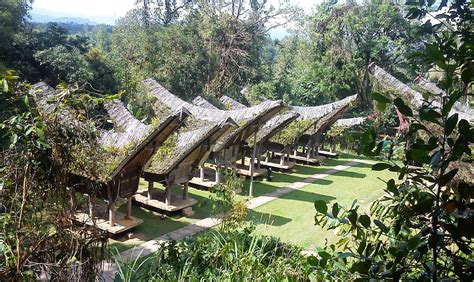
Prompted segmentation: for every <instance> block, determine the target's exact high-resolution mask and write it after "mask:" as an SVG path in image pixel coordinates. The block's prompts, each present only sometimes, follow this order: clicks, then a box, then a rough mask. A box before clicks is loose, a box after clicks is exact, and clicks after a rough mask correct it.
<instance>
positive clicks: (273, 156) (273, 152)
mask: <svg viewBox="0 0 474 282" xmlns="http://www.w3.org/2000/svg"><path fill="white" fill-rule="evenodd" d="M274 158H275V151H272V159H274Z"/></svg>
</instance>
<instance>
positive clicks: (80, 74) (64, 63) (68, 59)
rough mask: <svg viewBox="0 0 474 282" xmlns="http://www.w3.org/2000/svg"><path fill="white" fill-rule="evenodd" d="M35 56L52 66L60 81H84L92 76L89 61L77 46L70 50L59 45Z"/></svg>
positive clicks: (41, 61)
mask: <svg viewBox="0 0 474 282" xmlns="http://www.w3.org/2000/svg"><path fill="white" fill-rule="evenodd" d="M35 58H36V59H37V60H38V61H39V63H40V64H42V65H48V66H50V67H51V68H52V69H53V70H54V72H55V73H56V75H57V79H58V80H59V81H61V80H63V79H64V80H66V81H67V82H68V83H72V82H78V83H84V82H86V81H88V80H90V79H91V78H92V73H91V72H89V71H88V69H87V62H86V60H85V59H84V58H83V57H82V56H81V55H80V52H79V49H77V48H73V49H72V50H68V49H67V48H66V47H65V46H63V45H57V46H55V47H52V48H49V49H46V50H42V51H40V52H38V53H36V54H35Z"/></svg>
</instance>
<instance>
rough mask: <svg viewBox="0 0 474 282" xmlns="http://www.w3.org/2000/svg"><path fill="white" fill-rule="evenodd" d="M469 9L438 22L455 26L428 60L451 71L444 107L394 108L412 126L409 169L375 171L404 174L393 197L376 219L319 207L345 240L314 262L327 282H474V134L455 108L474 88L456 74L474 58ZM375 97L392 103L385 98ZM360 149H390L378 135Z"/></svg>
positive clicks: (389, 186)
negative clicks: (334, 280) (337, 281)
mask: <svg viewBox="0 0 474 282" xmlns="http://www.w3.org/2000/svg"><path fill="white" fill-rule="evenodd" d="M422 2H423V3H424V1H422ZM422 2H420V3H422ZM432 2H434V1H432ZM420 3H418V2H417V3H416V4H414V5H415V6H416V5H420ZM423 3H422V4H423ZM432 4H433V3H431V5H432ZM444 5H446V4H443V3H441V6H444ZM469 5H470V4H468V3H467V2H465V1H455V2H452V3H451V4H450V7H449V8H448V12H446V15H445V13H440V15H445V16H439V17H442V18H445V19H448V21H447V22H446V23H445V24H444V25H446V26H444V28H443V25H441V26H438V28H440V27H441V29H443V30H444V32H443V33H442V34H443V35H442V36H441V37H438V38H437V43H435V44H431V45H427V47H426V48H425V50H424V51H423V52H422V53H421V58H423V60H424V61H425V62H426V63H428V64H430V65H431V66H433V65H436V66H438V67H440V68H442V69H444V70H445V79H444V80H443V81H441V83H440V85H442V86H443V87H444V90H445V91H446V92H447V96H446V97H442V96H439V97H436V95H435V94H434V93H431V95H430V96H431V98H432V99H437V100H438V101H441V106H440V107H437V106H435V105H433V104H428V103H427V104H425V105H423V106H421V108H420V109H418V111H414V110H413V109H412V108H411V107H410V106H409V105H406V104H405V103H404V102H403V101H402V100H400V99H398V98H397V99H395V100H394V101H393V103H394V104H395V106H396V107H397V108H398V110H399V111H400V112H402V113H403V114H404V115H405V116H406V117H407V118H408V119H409V121H410V130H409V131H408V133H407V134H406V136H403V137H400V138H402V139H405V141H406V144H407V147H406V150H405V157H404V160H403V164H402V165H401V164H400V163H396V162H393V161H391V162H388V163H378V164H376V165H374V166H373V167H372V169H373V170H385V169H388V170H390V171H394V172H397V173H398V174H399V177H398V180H395V179H391V180H389V181H387V182H386V189H385V192H386V194H385V195H384V196H383V197H382V198H381V199H379V200H377V201H375V202H374V203H373V205H372V207H371V210H370V213H367V211H361V210H360V209H359V206H358V205H356V203H353V205H352V206H351V207H349V208H342V207H339V206H338V204H337V203H336V204H334V205H333V207H332V209H331V211H328V210H329V208H328V207H327V206H326V204H325V203H324V202H317V203H315V207H316V210H317V215H316V216H315V220H316V223H317V224H320V225H321V226H324V227H326V228H328V229H334V230H335V231H336V232H337V234H339V235H340V236H341V237H340V239H339V241H338V242H337V243H336V244H334V245H330V246H326V247H325V248H322V249H319V250H318V259H316V258H315V259H313V260H312V261H313V265H314V266H315V267H316V268H318V269H320V270H321V276H322V277H335V276H336V277H340V278H341V279H355V278H364V279H367V278H376V279H395V280H398V279H423V280H429V279H432V280H434V281H436V280H439V279H457V280H472V279H473V277H474V269H473V267H472V265H473V261H472V246H473V243H474V242H473V236H474V233H473V232H472V230H474V225H473V223H474V217H473V214H472V212H471V211H470V210H471V209H472V200H471V196H472V194H471V193H470V192H467V191H468V190H472V175H471V174H472V152H471V149H470V146H472V133H473V131H472V129H471V127H470V124H469V122H468V121H466V120H459V118H458V114H456V113H454V114H450V110H451V107H452V105H453V104H454V101H458V100H459V99H460V98H461V97H462V95H463V94H460V93H462V91H464V89H465V87H466V86H464V85H463V83H467V84H470V83H472V78H471V79H470V80H465V79H464V78H463V77H462V76H461V77H459V76H457V75H455V72H454V71H451V69H452V70H454V69H460V68H466V66H465V64H466V62H465V60H466V59H467V56H469V55H467V56H465V54H466V53H467V54H472V53H471V52H472V46H470V47H468V46H465V45H463V44H459V42H463V40H466V39H467V38H472V30H470V31H467V30H465V29H463V28H464V27H465V24H466V23H467V22H469V21H470V20H471V19H472V16H471V11H470V10H469V8H468V6H469ZM417 11H419V12H417ZM423 11H424V12H423ZM418 13H426V10H423V7H422V8H421V9H419V8H416V9H414V8H411V9H410V10H409V14H408V16H409V17H414V16H415V15H418ZM454 19H455V21H456V25H459V30H456V31H455V30H453V29H451V28H449V24H450V23H452V22H451V20H454ZM448 46H449V47H448ZM461 50H462V51H461ZM461 53H462V54H461ZM448 58H449V59H448ZM467 69H469V66H468V67H467ZM374 98H375V99H377V100H378V101H379V102H382V103H392V102H391V101H387V100H385V99H384V98H382V97H381V96H379V95H375V96H374ZM361 143H362V144H361V145H362V147H363V151H364V153H365V154H366V155H379V154H381V152H383V151H382V150H381V149H382V147H383V142H382V141H380V142H379V141H377V140H376V137H375V131H374V130H373V129H372V130H371V131H367V132H366V133H365V134H364V135H363V136H362V140H361ZM392 153H393V151H392V150H389V151H388V152H387V154H388V155H391V154H392ZM388 159H390V156H389V158H388ZM461 170H463V173H462V175H463V176H462V178H460V179H459V175H458V174H459V173H460V172H461ZM466 192H467V193H466Z"/></svg>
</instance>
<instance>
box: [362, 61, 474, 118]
mask: <svg viewBox="0 0 474 282" xmlns="http://www.w3.org/2000/svg"><path fill="white" fill-rule="evenodd" d="M369 72H370V74H371V75H372V76H373V77H374V78H375V79H376V80H377V81H378V82H379V83H380V84H381V85H382V87H384V88H385V89H387V90H389V91H393V92H395V93H396V94H398V95H400V97H401V98H402V99H404V100H405V101H406V102H407V103H409V104H411V105H413V106H414V107H416V108H419V107H421V106H422V105H423V103H424V102H425V100H424V98H423V95H422V94H421V93H420V92H418V91H415V90H413V89H412V88H410V87H409V86H407V85H406V84H405V83H403V82H401V81H400V80H398V79H396V78H395V77H393V76H392V75H391V74H389V73H388V72H386V71H385V70H384V69H382V68H380V67H379V66H377V65H376V64H373V63H372V64H370V65H369ZM420 86H421V85H420ZM431 87H432V85H431V86H430V88H431ZM430 103H431V105H432V106H434V107H438V108H441V104H440V103H439V102H438V101H430ZM471 112H472V111H471V110H470V111H468V112H462V111H459V110H456V109H454V108H453V109H452V110H451V113H450V114H454V113H458V115H459V117H460V118H464V119H467V120H471V115H472V114H471Z"/></svg>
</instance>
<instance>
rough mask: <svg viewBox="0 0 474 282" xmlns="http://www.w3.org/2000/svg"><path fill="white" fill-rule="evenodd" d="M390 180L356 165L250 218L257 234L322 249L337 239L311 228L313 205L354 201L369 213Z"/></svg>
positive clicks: (385, 174)
mask: <svg viewBox="0 0 474 282" xmlns="http://www.w3.org/2000/svg"><path fill="white" fill-rule="evenodd" d="M393 177H395V174H394V173H391V172H388V171H372V170H371V166H370V165H367V164H358V165H357V166H354V167H352V168H349V169H347V170H345V171H341V172H338V173H336V174H334V175H330V176H328V177H327V178H325V179H322V180H318V181H317V182H316V183H314V184H311V185H308V186H305V187H303V188H302V189H301V190H298V191H294V192H291V193H289V194H287V195H284V196H282V197H281V198H279V199H276V200H274V201H272V202H269V203H267V204H265V205H263V206H260V207H258V208H256V209H255V210H253V211H250V212H249V218H250V220H251V221H253V222H254V223H255V224H256V225H257V230H256V232H257V233H260V234H264V235H270V236H275V237H279V238H281V239H282V240H283V241H285V242H288V243H292V244H296V245H299V246H301V247H304V248H313V247H315V246H322V245H324V243H325V241H326V240H328V241H329V242H334V241H335V240H336V239H337V238H336V237H335V235H334V233H333V232H332V231H327V230H323V229H322V228H321V227H319V226H315V225H314V215H315V208H314V202H315V201H317V200H324V201H326V202H329V203H330V204H331V205H332V203H334V202H338V203H339V204H340V205H342V206H345V207H350V205H351V204H352V202H353V201H354V200H355V199H357V201H358V203H359V204H360V205H361V206H362V208H363V209H365V210H368V207H369V205H370V203H372V202H373V201H374V200H376V199H377V198H379V197H380V196H382V195H383V194H384V192H383V189H384V187H385V183H384V182H383V181H382V180H381V179H383V180H388V179H390V178H393ZM379 178H380V179H379Z"/></svg>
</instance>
